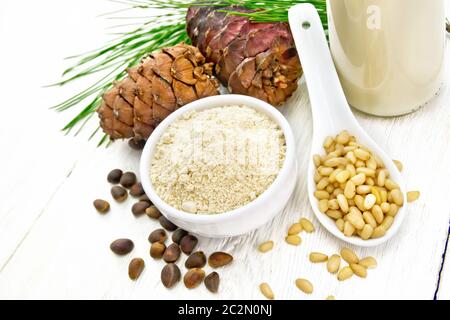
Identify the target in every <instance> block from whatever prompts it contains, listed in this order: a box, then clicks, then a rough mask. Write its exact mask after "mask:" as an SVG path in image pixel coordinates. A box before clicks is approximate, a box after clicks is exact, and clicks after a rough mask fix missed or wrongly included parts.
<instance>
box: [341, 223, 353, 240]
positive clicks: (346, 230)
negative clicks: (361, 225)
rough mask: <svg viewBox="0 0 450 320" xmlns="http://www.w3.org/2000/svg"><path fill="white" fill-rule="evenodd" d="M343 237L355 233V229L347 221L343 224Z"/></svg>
mask: <svg viewBox="0 0 450 320" xmlns="http://www.w3.org/2000/svg"><path fill="white" fill-rule="evenodd" d="M343 233H344V236H346V237H351V236H352V235H353V234H354V233H355V227H354V226H353V225H352V224H351V223H350V222H348V221H345V222H344V231H343Z"/></svg>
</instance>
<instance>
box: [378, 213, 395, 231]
mask: <svg viewBox="0 0 450 320" xmlns="http://www.w3.org/2000/svg"><path fill="white" fill-rule="evenodd" d="M393 223H394V218H393V217H391V216H387V217H385V218H384V220H383V222H382V223H381V225H380V226H381V227H383V229H384V230H386V231H387V230H389V228H390V227H391V226H392V224H393Z"/></svg>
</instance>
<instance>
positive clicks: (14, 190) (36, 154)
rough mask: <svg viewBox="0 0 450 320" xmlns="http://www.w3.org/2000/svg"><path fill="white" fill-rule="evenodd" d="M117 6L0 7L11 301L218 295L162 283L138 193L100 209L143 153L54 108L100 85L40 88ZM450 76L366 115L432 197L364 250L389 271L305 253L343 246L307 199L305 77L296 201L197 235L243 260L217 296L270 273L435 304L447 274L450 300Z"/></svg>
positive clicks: (242, 295) (4, 249) (250, 288)
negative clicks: (122, 252) (292, 241)
mask: <svg viewBox="0 0 450 320" xmlns="http://www.w3.org/2000/svg"><path fill="white" fill-rule="evenodd" d="M447 2H448V1H447ZM448 7H449V6H447V16H450V13H449V10H448ZM116 8H118V5H117V4H114V3H112V2H109V1H103V0H95V1H92V0H89V1H88V0H78V1H57V0H53V1H52V0H40V1H8V0H6V1H5V0H3V1H1V3H0V41H1V43H0V70H1V77H0V92H1V98H0V105H1V107H0V108H1V109H0V110H1V113H0V172H1V174H0V177H1V179H2V183H1V184H0V298H100V299H103V298H108V299H109V298H124V299H131V298H139V299H180V298H189V299H200V298H206V299H211V298H216V296H214V295H212V294H210V293H209V292H208V291H207V290H206V289H205V288H204V287H201V288H199V289H196V290H192V291H190V290H187V289H185V288H184V287H183V286H182V285H181V284H179V285H178V286H177V287H176V288H174V289H173V290H166V289H165V288H164V287H163V286H162V285H161V283H160V281H159V272H160V269H161V268H162V266H163V264H162V262H156V261H153V260H152V259H151V258H150V257H149V255H148V249H149V244H148V242H147V240H146V239H147V236H148V234H149V233H150V231H151V230H153V229H154V228H156V226H157V223H156V222H154V221H150V220H149V219H148V218H147V217H141V218H138V219H136V218H134V217H133V216H132V214H131V212H130V209H129V208H130V207H131V205H132V201H128V202H127V203H125V204H120V205H118V204H116V203H114V202H113V201H111V203H112V206H113V208H112V210H111V211H110V213H108V214H107V215H105V216H101V215H99V214H97V213H96V212H95V210H93V208H92V204H91V203H92V200H93V199H95V198H99V197H100V198H101V197H103V198H106V199H110V195H109V186H108V184H107V183H106V180H105V176H106V174H107V172H108V171H109V170H110V169H113V168H115V167H120V168H123V169H125V170H137V169H138V159H139V152H136V151H133V150H130V149H129V148H128V147H127V146H126V144H125V143H121V142H118V143H115V144H113V146H111V147H110V148H108V149H105V148H96V145H95V142H94V141H91V142H88V141H87V139H86V138H87V135H88V133H89V130H88V132H86V133H84V134H81V135H79V136H77V137H73V136H64V135H63V134H62V133H61V132H60V131H59V129H60V128H61V127H62V125H63V124H64V123H65V122H66V121H67V120H68V119H69V118H70V116H71V115H73V114H74V113H71V112H69V113H65V114H57V113H55V112H54V111H52V110H49V107H50V106H52V105H53V104H55V103H57V102H60V101H61V100H63V99H64V98H67V97H68V96H69V95H70V94H72V93H74V92H76V91H77V90H78V89H81V88H83V87H84V86H86V85H87V84H90V83H91V82H92V81H94V79H86V80H82V81H79V82H77V83H75V84H74V85H71V86H68V87H63V88H51V89H47V88H46V89H44V88H42V86H44V85H47V84H50V83H52V82H55V81H56V80H58V79H59V76H60V74H61V72H62V70H63V69H64V68H65V67H67V66H68V62H67V61H64V60H63V59H62V58H63V57H66V56H69V55H72V54H74V53H80V52H84V51H87V50H90V49H92V48H95V47H98V46H100V45H102V44H104V43H105V41H106V40H108V39H110V37H109V36H108V35H107V32H109V31H111V30H109V29H107V28H108V27H110V26H112V25H114V24H116V23H117V21H111V20H107V19H105V18H100V17H98V15H100V14H102V13H105V12H108V11H112V10H114V9H116ZM447 42H448V41H447ZM447 44H448V43H447ZM448 49H449V46H447V51H449V50H448ZM448 54H449V52H447V60H448V56H449V55H448ZM449 80H450V73H449V68H448V66H447V69H446V84H445V85H444V87H443V88H442V91H441V94H440V96H439V97H437V98H436V99H434V100H433V101H432V102H430V104H429V105H427V106H426V107H425V108H423V109H421V110H419V111H418V112H416V113H414V114H412V115H409V116H405V117H401V118H395V119H380V118H374V117H369V116H364V115H361V114H359V113H357V116H358V119H359V120H360V121H361V123H362V125H363V127H364V128H366V129H367V131H368V132H369V133H370V134H371V135H372V136H373V137H374V138H375V140H376V141H377V142H379V143H380V145H381V146H382V147H384V148H386V150H387V151H388V153H389V154H391V155H392V157H393V158H397V159H401V160H402V161H403V163H404V164H405V171H404V176H405V179H406V182H407V185H408V188H410V189H418V190H420V191H421V192H422V196H421V198H420V200H419V201H417V202H416V203H414V204H412V205H411V206H410V209H409V213H408V216H407V218H406V221H405V223H404V225H403V227H402V229H401V231H400V233H399V234H398V236H396V237H395V238H394V239H392V240H391V241H390V242H389V243H388V244H386V245H382V246H380V247H378V248H374V249H365V250H359V249H358V250H357V252H358V253H359V254H360V255H361V256H364V255H373V256H375V257H377V259H378V261H379V268H377V269H375V270H370V271H369V277H368V278H367V279H365V280H361V279H357V278H353V279H351V280H349V281H347V282H345V283H338V282H337V280H336V279H335V278H333V277H332V276H331V275H330V274H328V273H327V272H326V271H325V269H324V268H325V267H324V266H323V265H322V266H321V265H311V264H310V263H309V262H308V261H307V256H308V254H309V252H311V251H323V252H325V253H328V254H332V253H334V252H336V251H338V250H339V248H341V247H342V246H343V245H344V244H343V243H342V242H340V241H338V240H337V239H335V238H333V237H332V236H331V235H329V234H328V233H327V232H326V231H325V230H324V229H322V228H321V227H320V226H319V225H318V222H317V221H316V220H314V219H313V218H312V213H311V211H310V209H309V205H308V202H307V197H306V183H305V178H304V171H305V170H304V168H305V165H306V161H307V156H306V155H307V154H308V150H309V146H310V144H309V141H310V137H311V130H312V128H311V115H310V111H309V101H308V97H307V92H306V87H305V84H304V83H303V81H302V82H301V84H300V88H299V90H298V91H297V92H296V94H295V96H294V97H293V98H292V99H291V100H290V102H289V103H288V105H286V106H285V107H284V109H283V112H284V113H285V115H286V116H287V118H288V119H289V121H290V122H291V124H292V126H293V128H294V131H295V135H296V139H297V142H298V146H299V148H298V150H299V151H298V152H299V164H300V174H299V177H298V186H297V189H296V190H295V195H294V198H293V199H292V200H291V202H290V203H289V205H288V206H287V208H286V210H285V211H284V212H283V213H282V214H280V215H279V216H278V217H277V218H276V219H274V221H272V222H271V223H270V224H269V225H267V226H265V227H263V228H261V229H260V230H257V231H255V232H252V233H251V234H249V235H246V236H241V237H236V238H232V239H227V240H208V239H205V238H200V247H201V249H203V250H204V251H205V252H207V253H208V252H209V253H211V252H213V251H214V250H218V249H220V250H225V251H229V252H231V253H232V254H233V255H234V256H235V262H234V263H233V264H232V265H230V266H228V267H226V268H224V269H223V270H220V271H219V272H220V274H221V276H222V285H221V289H220V293H219V296H218V297H220V298H231V299H259V298H261V297H262V296H261V294H260V293H259V291H258V285H259V283H261V282H269V283H270V284H271V286H272V287H273V289H274V291H275V295H276V298H280V299H307V298H308V299H309V298H312V299H323V298H325V297H326V296H327V295H329V294H333V295H335V296H336V297H337V299H366V298H374V299H384V298H413V299H418V298H423V299H432V298H433V296H434V293H435V291H436V288H437V286H438V277H439V275H441V280H440V283H439V291H438V298H440V299H445V298H447V299H448V298H450V262H449V260H450V256H449V255H450V253H447V261H446V265H444V266H442V254H443V252H444V245H445V242H446V240H447V239H448V228H449V217H450V205H449V201H448V196H449V192H450V170H449V167H448V164H449V163H450V145H449V143H450V93H449V86H448V81H449ZM301 216H307V217H310V218H311V219H312V220H313V222H314V224H315V225H316V228H317V231H316V232H315V233H314V234H312V235H305V234H302V237H303V243H302V245H301V246H300V247H291V246H288V245H286V244H285V243H284V242H283V238H284V234H285V232H286V230H287V228H288V226H289V225H290V224H291V223H293V222H295V221H296V220H298V218H299V217H301ZM118 237H129V238H131V239H133V240H134V242H135V244H136V248H135V250H134V251H133V252H132V253H131V254H130V255H129V256H127V257H117V256H115V255H113V254H112V253H111V252H110V251H109V249H108V246H109V243H110V242H111V241H112V240H114V239H116V238H118ZM267 239H272V240H274V241H275V242H276V246H275V249H274V250H273V251H272V252H270V253H268V254H266V255H261V254H259V253H258V252H257V250H256V247H257V245H258V244H259V243H260V242H262V241H264V240H267ZM134 256H141V257H143V258H144V259H145V261H146V269H145V271H144V273H143V275H142V276H141V278H140V279H139V281H137V282H132V281H130V280H129V279H128V278H127V266H128V261H129V260H130V259H131V258H132V257H134ZM180 265H182V264H181V263H180ZM441 267H443V270H442V271H441ZM208 271H209V270H208ZM298 277H303V278H308V279H310V280H311V282H312V283H313V284H314V286H315V291H314V293H313V295H311V296H305V295H304V294H302V293H301V292H299V291H298V290H297V289H296V288H295V285H294V280H295V279H296V278H298Z"/></svg>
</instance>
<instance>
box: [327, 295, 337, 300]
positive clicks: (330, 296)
mask: <svg viewBox="0 0 450 320" xmlns="http://www.w3.org/2000/svg"><path fill="white" fill-rule="evenodd" d="M325 300H336V298H335V297H334V296H332V295H329V296H328V297H326V299H325Z"/></svg>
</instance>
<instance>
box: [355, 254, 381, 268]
mask: <svg viewBox="0 0 450 320" xmlns="http://www.w3.org/2000/svg"><path fill="white" fill-rule="evenodd" d="M358 264H359V265H360V266H363V267H365V268H367V269H374V268H376V267H377V260H375V258H374V257H365V258H364V259H361V260H360V261H359V263H358Z"/></svg>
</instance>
